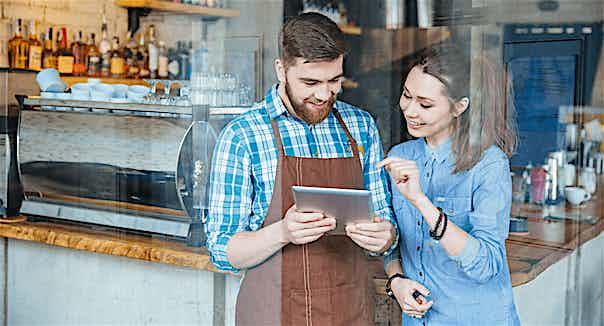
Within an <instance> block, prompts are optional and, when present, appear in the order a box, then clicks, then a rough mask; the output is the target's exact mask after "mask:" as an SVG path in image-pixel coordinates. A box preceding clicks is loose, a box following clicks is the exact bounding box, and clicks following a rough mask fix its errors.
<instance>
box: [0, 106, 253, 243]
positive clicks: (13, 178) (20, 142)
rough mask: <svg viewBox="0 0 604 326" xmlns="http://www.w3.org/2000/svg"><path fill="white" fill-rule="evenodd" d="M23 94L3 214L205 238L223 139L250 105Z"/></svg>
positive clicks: (8, 132) (10, 145) (8, 127)
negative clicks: (217, 147)
mask: <svg viewBox="0 0 604 326" xmlns="http://www.w3.org/2000/svg"><path fill="white" fill-rule="evenodd" d="M18 101H19V103H20V106H19V109H18V110H12V111H11V112H12V113H13V114H12V116H11V117H10V119H5V125H4V126H3V131H4V132H3V133H4V140H5V148H6V151H4V152H5V153H4V159H3V160H1V161H2V164H4V172H5V173H4V180H3V182H2V184H3V188H4V189H3V190H4V191H3V194H2V198H0V199H2V206H3V209H4V212H3V215H4V216H14V215H15V214H19V213H20V214H25V215H30V216H43V217H48V218H56V219H63V220H71V221H79V222H86V223H93V224H99V225H107V226H113V227H118V228H125V229H131V230H139V231H144V232H151V233H157V234H164V235H168V236H174V237H178V238H183V239H188V241H189V243H190V244H192V245H196V246H200V245H202V244H203V230H202V220H203V217H204V216H205V214H207V207H208V206H207V190H208V188H209V183H208V178H209V170H210V166H211V160H212V151H213V148H214V144H215V141H216V137H217V135H218V133H219V131H220V130H221V129H222V127H223V126H224V125H226V123H228V121H230V120H231V119H233V118H234V117H235V116H237V115H238V114H241V113H242V112H245V111H246V110H247V109H248V108H210V107H208V106H173V105H154V104H133V103H113V102H96V101H94V102H93V101H76V100H60V99H43V98H39V97H25V96H18Z"/></svg>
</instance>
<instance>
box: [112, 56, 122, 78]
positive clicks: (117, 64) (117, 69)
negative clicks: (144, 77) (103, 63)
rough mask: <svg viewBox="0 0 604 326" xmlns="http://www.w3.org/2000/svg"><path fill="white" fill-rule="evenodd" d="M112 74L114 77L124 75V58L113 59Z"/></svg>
mask: <svg viewBox="0 0 604 326" xmlns="http://www.w3.org/2000/svg"><path fill="white" fill-rule="evenodd" d="M111 74H112V75H122V74H124V58H120V57H116V58H111Z"/></svg>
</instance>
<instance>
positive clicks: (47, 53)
mask: <svg viewBox="0 0 604 326" xmlns="http://www.w3.org/2000/svg"><path fill="white" fill-rule="evenodd" d="M42 68H44V69H46V68H54V69H57V57H55V56H54V55H53V42H52V27H49V28H48V29H47V30H46V37H44V51H43V52H42Z"/></svg>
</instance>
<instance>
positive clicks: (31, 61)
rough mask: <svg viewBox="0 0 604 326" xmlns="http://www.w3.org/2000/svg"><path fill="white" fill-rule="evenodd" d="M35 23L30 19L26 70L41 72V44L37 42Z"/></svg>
mask: <svg viewBox="0 0 604 326" xmlns="http://www.w3.org/2000/svg"><path fill="white" fill-rule="evenodd" d="M36 27H37V22H36V21H35V19H32V20H31V22H30V28H29V41H28V42H27V43H28V45H29V48H28V50H27V51H28V53H29V57H28V60H27V69H29V70H35V71H40V70H42V42H40V40H38V34H37V28H36Z"/></svg>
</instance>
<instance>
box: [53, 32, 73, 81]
mask: <svg viewBox="0 0 604 326" xmlns="http://www.w3.org/2000/svg"><path fill="white" fill-rule="evenodd" d="M73 61H74V60H73V53H72V52H71V49H70V48H69V46H67V28H65V27H62V28H61V42H60V45H59V57H58V58H57V66H58V69H57V70H59V73H61V74H64V75H71V74H73Z"/></svg>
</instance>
